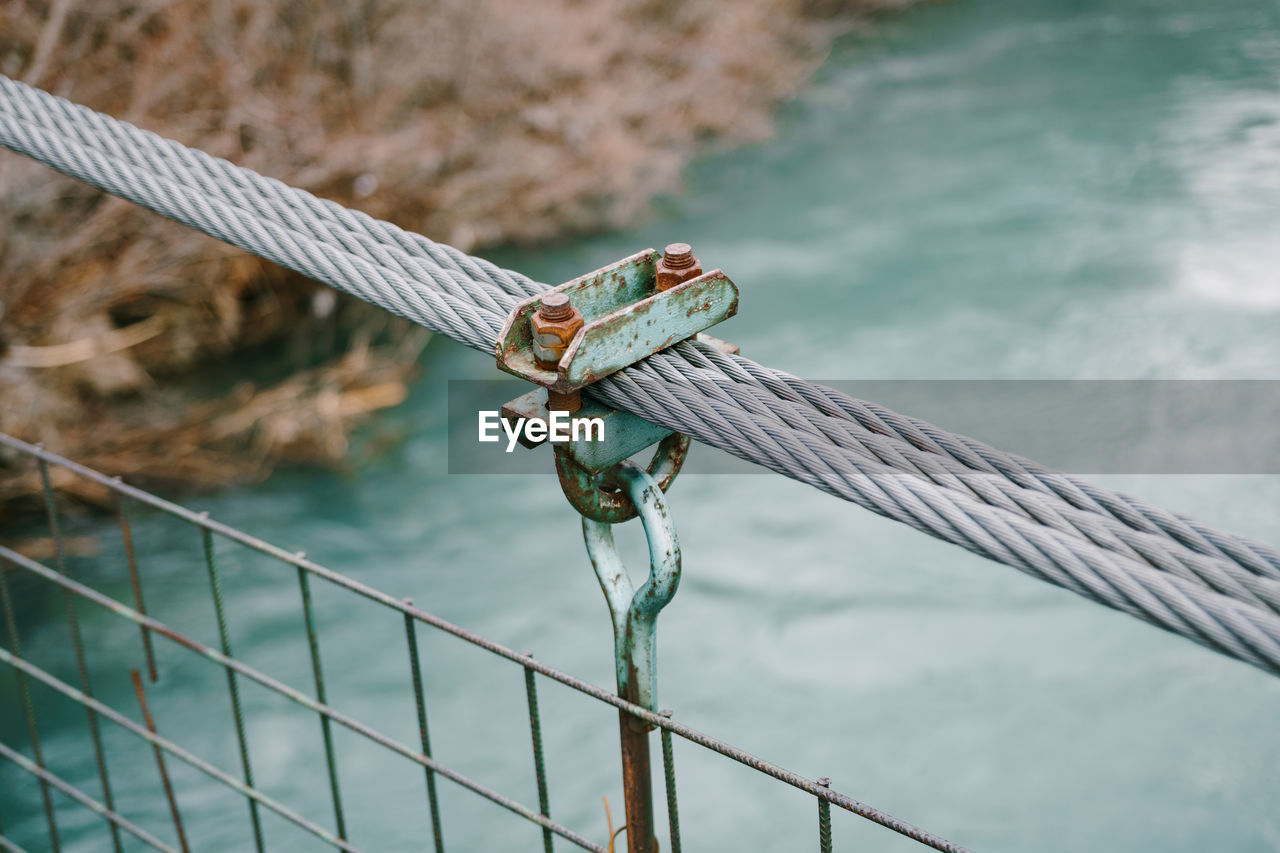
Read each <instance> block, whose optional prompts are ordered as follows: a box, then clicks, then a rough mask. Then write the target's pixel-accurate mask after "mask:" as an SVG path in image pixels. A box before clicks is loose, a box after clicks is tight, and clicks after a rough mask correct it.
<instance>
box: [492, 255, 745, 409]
mask: <svg viewBox="0 0 1280 853" xmlns="http://www.w3.org/2000/svg"><path fill="white" fill-rule="evenodd" d="M662 257H663V256H662V255H660V254H659V253H658V252H656V251H654V250H653V249H645V250H644V251H643V252H637V253H636V254H634V255H632V256H631V257H629V258H623V259H622V260H620V261H617V262H615V263H612V264H609V265H608V266H606V267H601V268H600V269H598V270H596V271H595V272H593V273H588V274H587V275H584V276H581V277H580V278H575V279H573V280H572V281H567V282H565V283H564V284H562V285H560V286H558V287H553V288H551V290H548V291H544V292H543V293H540V294H538V295H537V296H531V297H529V298H528V299H526V300H524V301H523V302H521V303H519V304H518V305H516V307H515V309H514V310H513V311H512V312H511V314H510V316H508V317H507V322H506V324H505V325H503V327H502V333H501V334H500V335H499V336H498V343H497V344H496V346H495V354H496V356H497V359H498V368H499V369H500V370H504V371H506V372H507V373H511V374H514V375H516V376H519V377H521V378H522V379H528V380H529V381H530V382H533V383H535V384H537V385H541V386H542V387H544V388H550V389H551V390H552V391H555V392H557V393H560V394H568V393H570V392H573V391H577V390H579V389H581V388H583V387H585V386H587V385H590V384H591V383H592V382H595V381H596V380H598V379H603V378H604V377H606V376H608V375H609V374H611V373H616V372H617V371H619V370H621V369H622V368H624V367H626V366H628V365H631V364H635V363H636V362H637V361H639V360H640V359H642V358H645V357H646V356H650V355H653V354H654V353H655V352H660V351H661V350H664V349H666V348H667V347H669V346H671V345H673V344H677V343H679V342H680V341H683V340H685V339H686V338H691V337H693V336H694V335H696V334H698V333H699V332H701V331H702V330H703V329H707V328H709V327H711V326H714V325H715V324H716V323H719V322H721V321H722V320H727V319H728V318H730V317H732V316H733V315H734V314H736V313H737V312H738V287H737V285H735V284H734V283H733V282H732V281H730V280H729V277H728V276H727V275H725V274H724V273H723V272H721V271H720V270H712V271H711V272H709V273H704V274H702V275H699V276H696V277H694V278H691V279H689V280H688V281H684V282H682V283H680V284H677V285H675V286H674V287H672V288H670V289H668V290H658V288H657V269H658V264H659V261H660V259H661V258H662ZM548 293H562V294H564V295H565V296H566V297H568V299H569V301H570V303H572V305H573V307H574V308H576V309H577V310H578V311H580V312H582V319H583V320H584V321H585V323H584V325H583V327H582V328H581V329H580V330H579V331H578V332H577V334H576V335H575V336H574V338H573V341H572V342H571V343H570V344H569V346H568V349H567V350H566V351H565V353H564V356H563V357H562V358H561V359H560V362H559V364H558V365H556V367H555V368H554V369H547V368H544V367H541V366H539V364H538V362H537V360H536V359H535V358H534V349H533V333H532V330H531V328H530V323H529V321H530V319H531V318H532V316H533V314H534V312H535V311H537V309H538V306H539V305H540V304H541V303H542V300H543V299H545V298H546V296H547V294H548Z"/></svg>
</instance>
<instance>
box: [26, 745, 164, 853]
mask: <svg viewBox="0 0 1280 853" xmlns="http://www.w3.org/2000/svg"><path fill="white" fill-rule="evenodd" d="M0 758H7V759H8V760H10V761H12V762H13V763H14V764H16V765H18V766H19V767H21V768H22V769H23V770H25V771H27V772H28V773H30V774H31V775H32V776H36V777H38V778H39V779H40V780H41V781H44V782H48V783H49V784H50V785H52V786H53V787H55V788H57V789H58V790H59V791H61V792H62V793H64V794H66V795H67V796H68V797H70V798H71V799H73V800H75V801H76V802H77V803H79V804H80V805H82V806H84V807H85V808H87V809H89V811H91V812H93V813H94V814H96V815H98V817H100V818H102V819H103V820H105V821H108V822H109V823H111V824H112V825H113V826H116V827H119V828H120V829H123V830H124V831H125V832H127V833H129V834H130V835H132V836H133V837H134V838H137V839H138V840H139V841H141V842H142V843H143V844H146V845H147V846H149V847H151V848H152V849H154V850H164V851H165V853H178V851H177V850H176V849H174V848H173V847H170V846H169V845H168V844H165V843H164V842H163V841H161V840H160V839H158V838H156V837H155V836H154V835H152V834H151V833H149V832H147V831H146V830H145V829H143V828H142V827H140V826H138V825H137V824H136V823H133V822H132V821H130V820H129V819H128V818H125V817H122V816H121V815H119V814H117V813H116V812H115V811H113V810H111V809H109V808H107V807H106V806H104V805H103V804H102V803H100V802H98V801H97V800H95V799H94V798H93V797H91V796H89V795H88V794H86V793H85V792H84V791H81V790H80V789H79V788H77V787H76V786H75V785H72V784H71V783H70V782H68V781H66V780H65V779H63V778H61V777H60V776H56V775H54V774H53V773H50V772H49V771H48V770H45V769H44V768H42V767H40V766H39V765H37V764H36V763H35V762H34V761H32V760H31V759H29V758H27V757H26V756H25V755H23V754H21V753H19V752H15V751H14V750H12V749H10V748H9V747H8V746H6V745H5V744H3V743H0Z"/></svg>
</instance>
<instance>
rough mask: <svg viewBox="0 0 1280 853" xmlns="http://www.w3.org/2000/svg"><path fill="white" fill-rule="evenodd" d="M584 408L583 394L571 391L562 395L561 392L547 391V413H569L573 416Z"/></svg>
mask: <svg viewBox="0 0 1280 853" xmlns="http://www.w3.org/2000/svg"><path fill="white" fill-rule="evenodd" d="M581 408H582V392H581V391H569V392H568V393H566V394H561V393H560V392H559V391H552V390H551V389H550V388H548V389H547V411H549V412H568V413H569V414H571V415H572V414H573V413H574V412H576V411H578V410H579V409H581Z"/></svg>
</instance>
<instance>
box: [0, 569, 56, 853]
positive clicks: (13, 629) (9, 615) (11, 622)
mask: <svg viewBox="0 0 1280 853" xmlns="http://www.w3.org/2000/svg"><path fill="white" fill-rule="evenodd" d="M8 570H9V568H8V566H7V565H6V561H5V560H2V559H0V608H2V609H3V611H4V623H5V626H6V627H7V629H8V634H9V651H10V652H12V653H13V656H14V657H15V658H21V657H22V644H21V643H19V642H18V620H17V619H16V618H15V617H14V615H13V599H12V598H10V597H9V582H8V580H6V579H5V574H4V573H5V572H7V571H8ZM14 675H15V676H17V679H18V695H19V697H21V699H22V716H23V717H24V718H25V720H26V724H27V737H29V738H30V739H31V753H32V755H34V756H35V759H36V766H37V767H39V768H40V769H41V770H44V769H45V766H44V750H42V749H41V748H40V727H39V726H37V725H36V711H35V706H33V705H32V704H31V688H30V686H29V685H28V684H27V677H26V675H25V674H24V673H23V672H22V670H20V669H16V670H14ZM40 797H41V799H43V800H44V816H45V820H46V821H48V824H49V847H50V849H51V850H53V853H59V851H61V850H62V841H61V839H60V838H59V837H58V822H57V820H55V819H54V816H53V797H52V796H51V795H50V792H49V782H48V781H47V780H46V779H44V778H43V777H41V779H40Z"/></svg>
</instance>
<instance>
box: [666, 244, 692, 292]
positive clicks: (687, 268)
mask: <svg viewBox="0 0 1280 853" xmlns="http://www.w3.org/2000/svg"><path fill="white" fill-rule="evenodd" d="M656 273H657V275H656V282H655V284H656V285H657V289H658V290H660V291H661V290H670V289H671V288H673V287H675V286H676V285H677V284H683V283H684V282H686V281H688V280H689V279H691V278H697V277H698V276H700V275H702V262H701V261H699V260H698V259H697V258H696V257H694V254H693V249H692V248H691V247H690V246H689V244H688V243H672V244H671V245H669V246H667V248H666V250H665V251H664V252H663V253H662V258H661V259H659V261H658V265H657V270H656Z"/></svg>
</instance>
